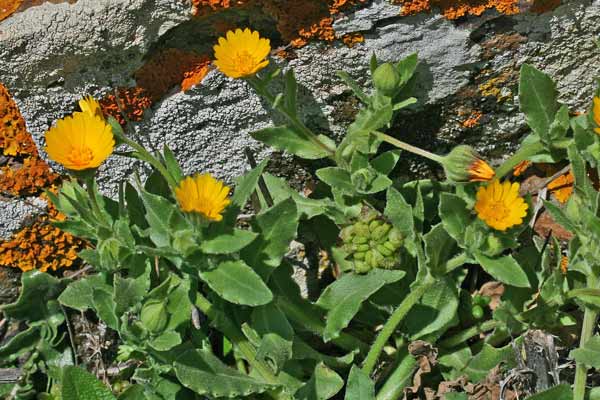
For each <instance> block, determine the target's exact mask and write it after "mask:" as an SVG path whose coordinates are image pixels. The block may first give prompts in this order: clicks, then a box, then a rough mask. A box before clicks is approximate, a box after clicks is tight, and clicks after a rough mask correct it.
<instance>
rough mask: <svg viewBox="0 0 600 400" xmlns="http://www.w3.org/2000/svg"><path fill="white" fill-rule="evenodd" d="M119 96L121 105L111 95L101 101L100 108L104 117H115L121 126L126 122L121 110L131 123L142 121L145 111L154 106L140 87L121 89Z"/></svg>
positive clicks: (118, 92)
mask: <svg viewBox="0 0 600 400" xmlns="http://www.w3.org/2000/svg"><path fill="white" fill-rule="evenodd" d="M117 95H118V97H119V104H117V98H116V96H115V95H114V94H112V93H111V94H109V95H107V96H105V97H104V98H103V99H101V100H100V108H101V109H102V113H103V114H104V115H106V116H108V115H110V116H113V117H114V118H115V119H116V120H117V121H119V123H120V124H121V125H124V124H125V122H126V121H125V118H123V115H122V114H121V110H123V113H125V115H126V116H127V119H129V120H130V121H141V120H142V117H143V114H144V111H145V110H146V109H147V108H148V107H150V106H151V105H152V100H151V99H150V97H149V96H148V94H147V93H146V91H145V90H144V89H142V88H140V87H132V88H119V89H118V90H117ZM119 106H120V107H119Z"/></svg>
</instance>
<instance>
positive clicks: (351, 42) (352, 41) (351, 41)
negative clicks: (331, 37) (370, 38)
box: [342, 33, 365, 48]
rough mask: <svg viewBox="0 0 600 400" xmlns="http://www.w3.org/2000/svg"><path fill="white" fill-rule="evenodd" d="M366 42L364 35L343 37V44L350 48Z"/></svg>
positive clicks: (353, 34) (348, 34)
mask: <svg viewBox="0 0 600 400" xmlns="http://www.w3.org/2000/svg"><path fill="white" fill-rule="evenodd" d="M364 41H365V37H364V36H363V34H362V33H347V34H345V35H344V36H342V42H344V44H345V45H346V46H348V47H350V48H352V47H354V46H355V45H356V44H358V43H362V42H364Z"/></svg>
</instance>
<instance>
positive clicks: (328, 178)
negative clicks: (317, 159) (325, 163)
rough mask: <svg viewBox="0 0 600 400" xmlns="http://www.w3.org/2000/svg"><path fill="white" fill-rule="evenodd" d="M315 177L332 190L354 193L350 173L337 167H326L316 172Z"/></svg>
mask: <svg viewBox="0 0 600 400" xmlns="http://www.w3.org/2000/svg"><path fill="white" fill-rule="evenodd" d="M317 177H319V179H320V180H322V181H323V182H324V183H326V184H327V185H329V186H331V187H332V188H335V189H338V190H341V191H342V192H344V193H348V194H353V193H355V192H356V189H355V187H354V183H352V179H351V177H350V173H349V172H348V171H346V170H345V169H342V168H339V167H326V168H321V169H318V170H317Z"/></svg>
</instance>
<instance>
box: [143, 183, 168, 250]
mask: <svg viewBox="0 0 600 400" xmlns="http://www.w3.org/2000/svg"><path fill="white" fill-rule="evenodd" d="M142 201H143V202H144V206H145V208H146V220H147V221H148V224H149V225H150V239H152V241H153V242H154V244H155V245H156V246H158V247H168V246H169V245H170V232H171V228H170V227H169V220H170V219H171V216H172V215H173V212H175V210H174V207H175V206H174V205H173V204H172V203H171V202H170V201H169V200H167V199H166V198H164V197H161V196H157V195H155V194H151V193H149V192H146V191H143V192H142Z"/></svg>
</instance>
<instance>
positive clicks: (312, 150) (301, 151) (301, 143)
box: [251, 126, 330, 160]
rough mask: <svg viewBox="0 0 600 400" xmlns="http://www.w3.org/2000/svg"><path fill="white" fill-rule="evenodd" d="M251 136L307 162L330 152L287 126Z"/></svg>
mask: <svg viewBox="0 0 600 400" xmlns="http://www.w3.org/2000/svg"><path fill="white" fill-rule="evenodd" d="M251 136H252V137H253V138H254V139H256V140H258V141H260V142H263V143H266V144H268V145H269V146H272V147H275V148H276V149H277V150H281V151H287V152H288V153H290V154H294V155H297V156H298V157H301V158H306V159H307V160H318V159H320V158H325V157H327V156H328V155H329V154H330V150H329V149H328V148H325V147H323V146H321V145H319V144H318V143H316V142H314V141H312V140H311V139H309V138H308V136H306V134H304V133H303V132H299V131H298V130H296V129H294V128H291V127H288V126H273V127H269V128H264V129H261V130H259V131H256V132H252V134H251Z"/></svg>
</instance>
